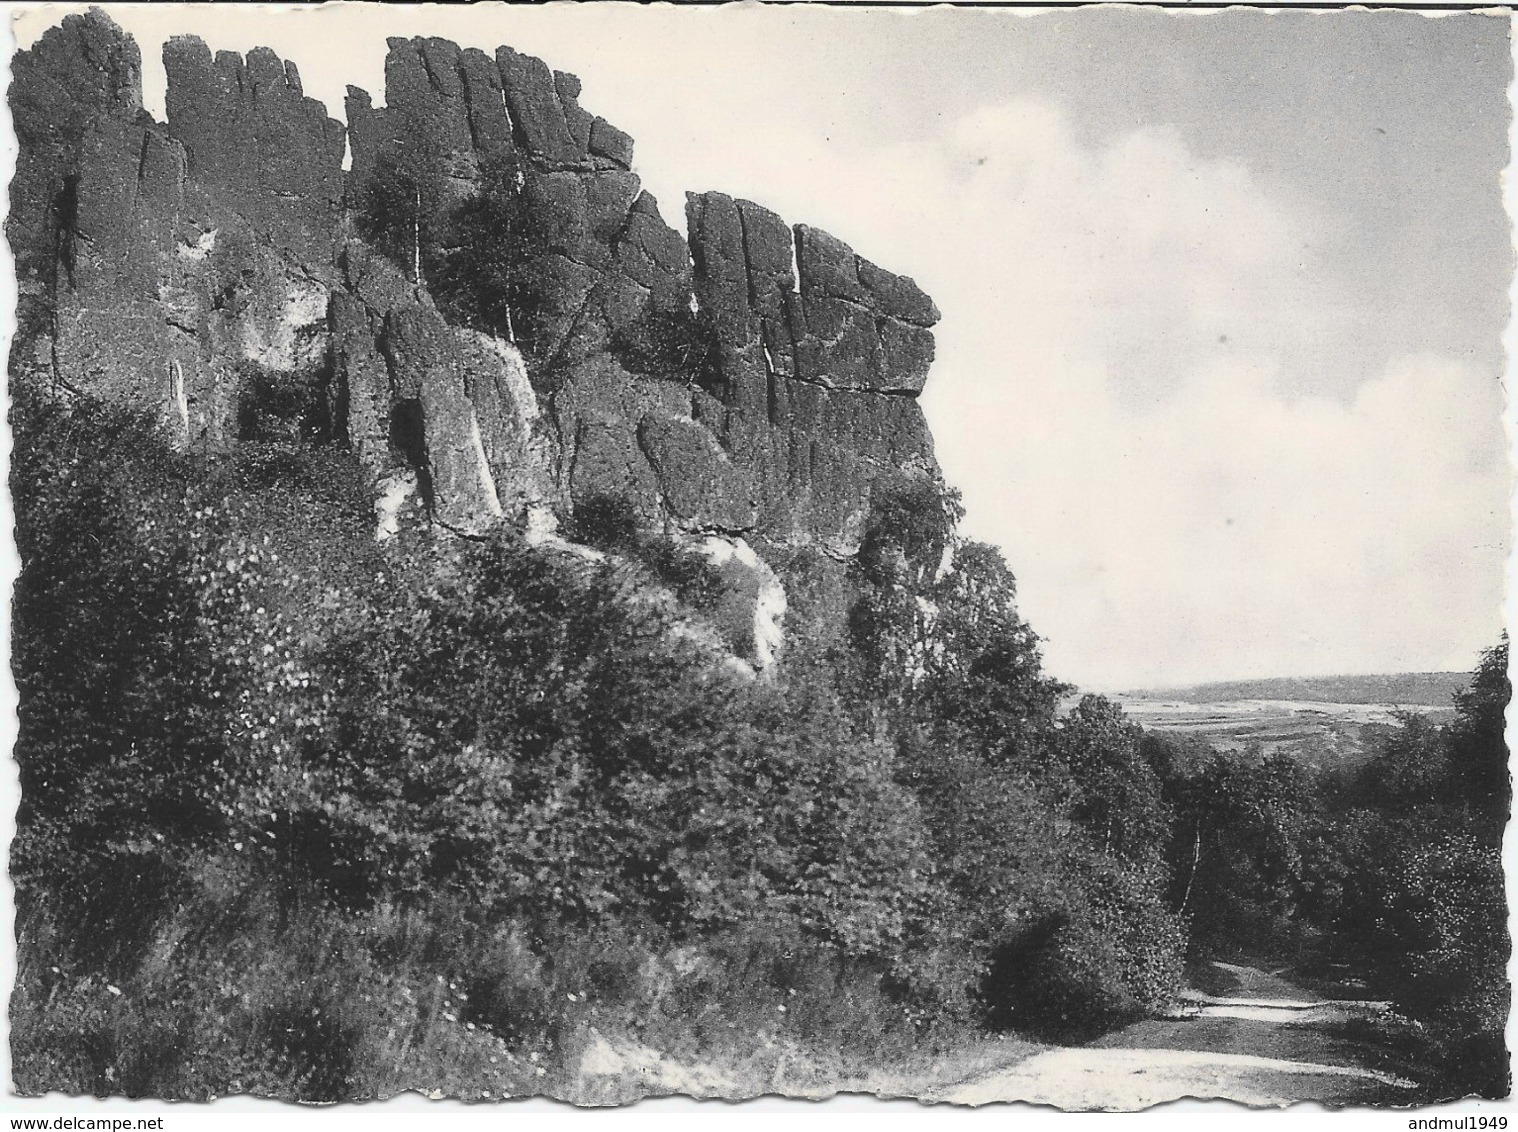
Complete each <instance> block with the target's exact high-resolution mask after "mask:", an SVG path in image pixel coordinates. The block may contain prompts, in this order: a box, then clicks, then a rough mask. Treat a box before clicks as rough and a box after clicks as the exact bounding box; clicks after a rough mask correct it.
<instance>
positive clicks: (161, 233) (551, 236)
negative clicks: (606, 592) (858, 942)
mask: <svg viewBox="0 0 1518 1132" xmlns="http://www.w3.org/2000/svg"><path fill="white" fill-rule="evenodd" d="M163 64H164V67H165V70H166V72H167V79H168V86H167V96H166V106H167V121H166V122H163V123H160V122H157V121H155V120H154V119H153V118H152V117H151V116H150V115H149V114H147V113H146V112H145V111H144V110H143V109H142V95H141V62H140V57H139V54H138V49H137V46H136V45H135V44H134V43H133V41H132V40H131V39H130V37H128V36H126V35H125V34H124V33H123V32H121V30H120V29H119V28H117V27H116V25H115V24H114V23H112V21H111V20H110V19H109V17H107V16H106V15H104V14H103V13H101V12H100V11H99V10H95V11H92V12H90V13H88V14H86V15H82V16H69V17H67V18H66V19H64V21H63V22H62V24H61V25H60V26H58V27H56V28H54V29H52V30H50V31H49V32H47V33H46V34H45V35H44V36H43V37H42V38H41V39H40V40H39V41H38V42H37V44H36V45H35V46H34V47H33V48H31V49H30V50H29V51H25V52H22V53H20V54H19V55H18V56H17V58H16V60H15V64H14V75H15V79H14V83H13V86H12V90H11V106H12V111H13V116H14V119H15V122H16V130H17V134H18V138H19V140H20V158H19V161H18V167H17V173H16V177H15V180H14V181H13V183H12V187H11V200H12V211H11V217H10V220H9V223H8V227H7V231H8V235H9V238H10V241H11V245H12V248H13V249H14V251H15V255H16V261H17V269H18V275H19V278H20V291H21V304H20V306H21V310H20V315H21V318H20V321H21V333H20V335H18V339H17V343H16V348H15V351H14V352H13V372H15V373H17V374H18V375H20V374H27V373H30V374H35V375H37V376H38V377H39V378H40V379H43V380H47V381H51V382H53V383H55V384H56V386H58V387H59V388H61V389H65V390H70V391H74V392H77V393H90V394H94V395H98V396H102V397H106V398H111V399H115V400H119V401H122V402H125V403H130V404H133V405H137V406H144V407H148V408H150V409H151V410H152V411H154V412H157V413H159V414H160V415H161V416H162V418H163V420H164V422H165V426H166V428H167V429H168V430H169V432H170V435H171V436H172V437H173V438H174V440H175V442H176V443H178V444H180V445H181V446H185V447H204V448H208V449H216V448H224V447H227V446H230V445H235V444H238V443H243V442H250V441H254V440H258V439H262V438H264V437H265V436H266V434H267V432H268V429H269V428H271V427H274V426H273V425H270V424H269V423H268V421H267V419H266V418H267V417H268V413H267V412H265V409H267V406H260V403H259V401H260V397H261V396H262V393H261V391H262V390H266V389H267V388H269V387H270V384H271V383H276V384H277V383H278V382H281V381H284V382H294V383H296V384H297V385H299V387H300V388H302V389H309V390H312V391H313V393H312V397H311V407H310V408H309V410H308V411H309V415H310V421H309V422H307V423H308V425H309V427H306V426H303V429H302V430H300V431H298V434H299V435H300V436H303V437H307V438H309V439H313V440H314V441H316V442H320V443H331V444H338V445H344V446H347V447H348V448H350V449H351V450H352V451H353V453H354V455H355V457H356V458H357V459H358V460H359V461H360V463H361V465H362V466H363V467H364V468H365V469H366V470H367V471H368V473H369V475H370V478H371V482H372V483H373V485H374V492H375V497H376V500H377V507H378V510H379V513H380V522H379V526H380V533H381V535H382V536H383V535H385V534H386V533H387V532H389V531H393V530H395V529H398V524H399V523H400V522H401V521H402V519H401V516H402V515H403V514H404V513H405V511H406V509H405V508H402V507H401V506H400V501H402V500H407V499H409V500H413V501H414V502H415V504H416V506H415V507H414V508H412V510H414V511H415V512H416V513H418V514H420V515H422V516H424V517H425V521H426V522H429V523H431V524H433V525H435V526H436V527H437V528H438V529H439V530H445V531H453V532H457V533H464V534H470V533H478V532H480V531H482V530H484V529H486V528H488V527H489V526H491V525H492V524H497V523H511V524H516V525H520V526H524V527H531V528H532V529H534V530H538V531H542V530H548V529H552V528H553V527H554V525H555V524H556V523H557V521H558V520H560V519H567V518H570V517H572V515H573V513H574V511H575V509H576V508H577V507H583V506H585V505H586V504H587V502H588V501H591V500H596V501H598V502H605V501H607V500H613V501H616V502H618V503H619V505H621V506H623V507H625V508H626V510H627V511H628V512H629V513H631V514H632V515H634V516H635V517H636V521H637V522H638V523H639V524H641V525H643V526H644V527H645V528H649V529H661V530H666V531H669V532H671V533H673V534H676V535H677V536H678V537H680V538H682V539H684V540H686V541H687V542H692V543H693V544H700V545H704V546H707V547H709V548H711V552H712V554H713V555H714V556H715V558H714V560H716V559H720V560H721V564H722V568H723V569H724V570H726V571H727V572H729V573H732V574H734V577H735V578H736V577H737V576H738V575H739V574H742V575H743V578H744V580H743V581H742V583H741V584H737V583H736V582H735V589H736V590H741V591H744V592H747V591H749V590H751V591H753V592H752V594H751V595H750V598H751V601H752V603H753V604H754V606H755V609H756V611H767V612H763V616H762V617H760V620H759V621H756V622H755V627H754V628H753V630H752V634H751V635H752V638H753V640H752V641H751V642H750V648H749V650H748V651H749V652H750V654H751V656H752V657H753V658H754V659H757V660H761V661H768V660H769V659H772V658H773V657H774V656H775V655H776V653H777V651H778V647H779V645H778V639H777V638H776V636H775V632H774V630H773V628H772V627H771V628H766V627H765V626H766V625H768V624H769V621H773V620H774V617H775V610H777V609H779V610H782V611H783V609H784V606H785V599H784V589H783V588H782V584H781V583H782V580H783V579H782V578H781V577H777V576H776V572H775V571H777V570H778V571H779V573H780V574H781V575H783V574H784V571H785V563H786V562H787V561H788V560H789V559H790V558H791V557H792V556H794V555H795V554H796V553H797V552H798V551H803V550H805V551H815V552H818V553H817V554H816V555H814V556H813V557H814V558H815V557H818V556H820V559H821V560H823V561H828V562H835V563H840V562H846V561H847V560H848V558H849V556H851V555H852V554H853V553H855V551H857V549H858V546H859V542H860V539H861V537H862V535H863V532H864V529H865V526H866V523H867V521H868V516H869V513H870V507H871V499H872V495H873V494H874V493H875V492H876V491H878V490H879V489H880V485H881V484H882V483H892V482H898V481H900V480H902V479H903V478H908V479H910V478H924V477H926V478H930V479H936V477H937V476H938V471H937V465H936V463H935V461H934V458H933V452H932V444H931V440H930V437H929V434H928V430H927V427H926V424H925V421H924V419H923V416H922V412H921V410H920V408H919V406H918V404H917V401H916V396H917V394H918V393H919V392H920V391H921V389H922V387H923V383H924V381H925V380H926V378H927V373H928V368H929V366H930V364H931V362H932V359H933V336H932V332H931V327H932V326H933V324H934V323H935V322H936V321H937V319H938V311H937V309H936V308H935V307H934V305H933V303H932V301H931V300H930V299H929V298H928V297H927V296H926V295H924V294H923V293H922V291H921V290H919V289H918V287H917V286H916V284H914V283H913V282H912V280H910V279H907V278H905V277H903V276H898V275H894V274H892V273H890V272H888V271H886V270H884V269H882V268H880V267H877V266H876V265H875V264H873V263H871V262H870V261H869V260H867V259H864V258H863V257H861V256H859V255H857V254H855V252H854V251H853V250H852V249H850V248H849V247H848V246H847V245H845V244H844V243H842V242H841V241H839V240H837V239H835V238H834V237H832V236H829V235H828V234H827V233H825V232H822V231H820V230H818V229H815V228H811V227H808V226H806V225H797V226H796V227H795V228H794V229H793V228H792V227H790V226H789V225H787V224H786V222H785V221H783V220H782V219H781V218H780V217H779V216H777V215H775V214H774V213H773V212H770V211H769V210H767V209H765V208H763V207H761V206H759V205H757V204H753V203H751V202H748V201H744V200H737V199H734V198H732V197H728V196H725V195H723V194H721V193H704V194H698V195H691V196H690V197H689V198H688V200H687V202H686V218H687V226H688V231H689V238H688V239H687V238H686V237H685V236H682V235H681V233H679V232H678V231H676V230H675V229H674V228H672V227H671V226H670V225H669V224H668V223H667V222H666V221H665V220H664V218H663V216H662V215H661V212H660V208H659V204H658V202H657V201H655V200H654V198H653V197H652V196H651V195H650V194H649V193H648V192H647V191H646V190H645V189H643V188H642V186H641V183H640V181H639V178H638V176H637V174H636V173H635V172H634V171H633V167H632V165H633V142H632V139H631V138H629V137H628V136H627V134H625V133H624V132H623V131H621V130H620V129H618V128H617V127H616V126H614V125H613V124H611V123H610V122H609V121H607V120H606V119H604V118H600V117H597V116H596V115H594V114H593V113H591V112H590V111H589V110H587V109H585V108H583V107H582V106H581V105H580V95H581V87H580V82H579V80H578V79H577V78H575V77H574V76H573V75H569V74H565V73H563V72H556V71H552V70H551V69H550V68H549V67H548V66H547V65H546V64H545V63H543V62H542V61H541V60H538V59H535V58H532V57H531V56H527V55H523V54H520V53H518V52H516V51H514V50H512V49H511V48H509V47H501V48H500V49H498V50H497V51H496V52H495V54H494V55H493V56H492V55H488V54H486V53H485V52H482V51H478V50H474V49H461V48H459V47H458V46H457V45H455V44H453V43H450V42H447V41H445V40H440V39H415V40H404V39H392V40H390V41H389V55H388V58H387V61H386V68H385V103H384V105H382V106H377V105H375V102H374V100H373V98H372V97H371V96H370V95H369V94H368V93H366V92H364V91H361V90H358V89H357V88H349V93H348V98H347V101H346V115H347V119H348V121H347V125H346V127H345V126H344V125H343V124H342V123H340V122H338V121H336V120H334V119H332V118H330V117H329V116H328V114H327V111H326V108H325V107H323V106H322V105H321V104H320V103H319V102H316V101H314V100H312V99H310V98H307V97H306V96H305V94H304V92H303V90H302V86H301V80H300V76H299V74H298V72H297V70H296V68H295V66H294V65H293V64H291V63H289V62H286V61H283V60H281V59H280V58H279V57H278V56H276V55H275V54H274V53H273V52H271V51H269V50H267V49H265V48H255V49H253V50H251V51H249V52H248V54H247V55H246V56H242V55H238V54H236V53H232V52H219V53H217V54H215V55H214V56H213V54H212V53H211V51H210V50H209V48H207V47H206V45H205V44H204V43H202V42H201V41H199V40H198V39H194V38H188V37H183V38H176V39H173V40H171V41H169V42H168V43H167V44H166V45H165V47H164V50H163ZM345 146H346V147H347V149H348V150H349V152H350V153H351V167H350V168H349V169H348V170H347V171H346V172H345V171H344V169H343V159H344V150H345ZM481 248H484V249H485V253H484V254H483V255H482V253H481V252H480V249H481ZM471 256H473V257H474V258H470V257H471ZM313 422H314V423H313ZM276 423H277V422H276ZM291 435H296V433H292V434H291ZM703 540H706V541H704V542H703ZM734 548H737V549H734ZM750 559H752V561H750ZM772 567H774V569H773V570H772ZM841 568H842V567H841V566H840V567H839V569H841ZM835 588H836V587H835ZM777 594H778V596H777ZM765 618H769V621H765ZM740 620H741V618H740Z"/></svg>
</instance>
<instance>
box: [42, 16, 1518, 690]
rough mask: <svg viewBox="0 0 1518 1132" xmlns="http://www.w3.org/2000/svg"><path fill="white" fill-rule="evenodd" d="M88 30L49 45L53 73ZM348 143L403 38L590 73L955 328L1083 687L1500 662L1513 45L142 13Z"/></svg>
mask: <svg viewBox="0 0 1518 1132" xmlns="http://www.w3.org/2000/svg"><path fill="white" fill-rule="evenodd" d="M68 10H70V9H69V8H67V7H65V6H54V7H51V8H48V9H45V10H32V11H30V14H27V10H25V9H23V10H22V11H23V14H22V15H21V16H20V17H19V18H18V21H17V23H16V25H15V33H16V36H17V39H18V41H19V42H20V43H21V45H22V46H25V45H27V44H28V43H29V42H31V40H32V39H34V38H35V36H36V35H38V34H40V32H41V30H42V29H43V28H44V27H45V26H47V25H49V24H51V23H54V22H56V21H57V19H59V18H61V15H62V14H63V13H64V12H66V11H68ZM111 15H112V17H113V18H115V19H116V20H117V22H118V23H120V24H122V26H124V27H125V28H126V29H127V30H128V31H130V32H132V33H133V34H134V35H136V37H137V38H138V41H139V43H140V44H141V46H142V49H143V57H144V85H145V91H146V97H147V102H148V106H149V108H150V109H153V110H154V111H155V112H156V113H158V114H159V115H160V117H161V115H162V88H163V76H162V69H161V66H160V65H159V63H158V46H159V44H160V43H161V41H162V39H163V38H164V37H165V35H167V34H173V33H180V32H191V33H194V34H198V35H200V36H201V37H202V38H204V39H205V40H206V41H207V42H208V43H209V44H210V45H211V47H212V48H213V49H233V50H242V51H246V50H247V49H249V48H251V47H253V46H257V45H265V46H269V47H272V48H273V49H274V50H275V51H276V52H278V53H279V54H280V55H282V56H284V57H285V58H289V59H293V60H295V61H296V63H297V64H298V66H299V67H300V70H301V74H302V77H303V80H304V83H305V87H306V92H307V93H308V94H310V95H312V96H313V97H317V98H320V99H322V100H323V101H324V102H326V103H327V105H328V107H329V110H330V112H331V113H332V114H333V116H334V117H338V118H341V117H342V96H343V90H344V87H345V85H346V84H348V83H353V84H355V85H358V86H362V87H364V88H366V89H368V90H370V91H371V92H372V93H373V94H374V95H375V98H376V101H377V102H379V101H382V92H383V85H384V83H383V63H384V55H385V45H384V40H385V38H386V37H387V36H395V35H400V36H411V35H441V36H445V37H447V38H450V39H453V40H455V41H457V42H459V43H461V44H464V45H467V46H476V47H481V48H485V49H487V50H489V49H493V48H494V47H495V46H496V45H498V44H501V43H506V44H510V45H512V46H514V47H516V48H518V49H519V50H523V51H526V52H529V53H532V54H537V55H540V56H542V57H543V58H544V59H546V60H547V61H548V62H549V63H550V65H551V66H554V67H556V68H559V69H561V70H568V71H573V72H575V73H577V74H578V75H579V76H580V77H581V79H582V80H583V83H584V90H583V93H582V95H581V102H582V104H583V105H585V106H586V107H587V108H588V109H590V110H591V111H592V112H595V113H598V114H601V115H603V116H604V117H606V118H608V119H609V120H611V121H612V122H614V123H615V124H617V125H619V126H621V127H622V128H623V129H624V130H626V131H627V132H628V133H630V134H631V135H632V136H633V137H634V138H635V139H636V140H637V159H636V168H637V171H638V172H639V173H640V174H641V175H642V177H643V179H644V183H645V185H646V186H647V187H648V188H649V189H650V190H651V191H652V192H654V193H655V195H656V196H657V197H658V198H659V200H660V201H661V203H662V205H663V210H664V213H665V217H666V219H667V220H668V221H669V222H670V223H672V224H674V225H675V226H676V227H679V228H682V229H683V226H684V217H683V199H684V192H685V191H686V190H696V191H705V190H709V189H719V190H722V191H724V192H728V193H731V194H732V195H735V196H740V197H744V198H747V199H751V200H754V201H758V202H760V203H762V204H764V205H766V206H768V207H770V208H772V209H774V210H775V211H777V212H779V213H780V214H781V215H782V216H784V217H785V218H786V219H787V220H788V221H790V222H792V223H798V222H805V223H809V224H815V225H818V226H820V227H823V228H825V229H828V230H829V231H831V232H833V233H835V234H836V235H838V236H839V237H841V238H842V239H844V240H846V241H848V242H849V243H851V244H852V245H853V246H854V248H855V249H856V250H857V251H858V252H860V254H862V255H865V256H868V257H869V258H870V259H872V260H874V261H875V262H877V263H879V264H881V265H882V266H884V267H887V268H889V269H890V270H893V271H896V272H900V273H902V274H906V275H911V276H913V277H914V278H916V279H917V281H918V282H919V283H921V284H922V286H923V287H924V288H925V289H926V290H927V291H928V292H929V293H930V294H931V295H933V297H934V299H935V300H936V302H937V304H938V306H939V308H940V309H941V310H942V311H943V321H942V323H940V325H939V326H938V328H937V331H936V333H937V339H938V359H937V361H936V362H935V364H934V367H933V371H932V373H931V375H930V377H929V380H928V386H927V389H926V391H925V392H924V395H923V407H924V409H925V411H926V413H927V416H928V420H929V423H930V424H931V426H932V429H933V434H934V438H935V441H936V445H937V451H938V456H939V459H940V462H941V463H942V465H943V468H944V472H945V475H946V477H947V478H948V480H949V481H950V482H951V483H952V484H954V485H955V486H956V487H958V488H959V489H960V490H961V491H962V493H963V497H964V503H965V507H966V519H965V530H966V533H967V534H969V535H971V536H973V537H975V538H979V539H983V540H985V541H988V542H992V543H995V544H996V545H997V546H999V547H1000V548H1001V549H1002V550H1003V552H1004V553H1005V555H1006V557H1007V559H1008V561H1009V563H1010V564H1011V566H1012V568H1013V571H1014V573H1015V574H1016V576H1017V578H1018V586H1019V602H1020V605H1021V609H1022V612H1023V615H1024V616H1025V617H1026V618H1027V619H1028V621H1029V622H1030V623H1031V624H1032V626H1033V628H1034V629H1035V630H1036V631H1037V632H1038V633H1039V634H1040V635H1041V636H1042V637H1043V639H1044V641H1043V648H1044V656H1045V661H1046V666H1047V667H1048V669H1049V670H1050V671H1051V672H1052V673H1053V674H1054V675H1056V676H1058V677H1060V678H1062V679H1066V680H1070V681H1073V682H1076V683H1078V684H1080V685H1081V686H1083V687H1087V688H1092V689H1096V690H1105V691H1116V690H1122V689H1125V688H1135V687H1158V686H1165V685H1172V684H1181V683H1189V682H1194V681H1202V680H1213V679H1230V678H1243V677H1255V676H1272V675H1314V674H1329V673H1359V672H1366V673H1371V672H1395V671H1411V670H1442V669H1456V670H1463V669H1469V668H1470V667H1471V666H1472V665H1473V664H1474V662H1475V661H1476V659H1477V656H1478V654H1479V652H1480V650H1481V649H1482V648H1483V647H1486V646H1488V645H1491V644H1493V643H1495V642H1496V639H1497V636H1498V634H1499V632H1500V631H1501V628H1502V624H1503V618H1502V601H1503V580H1504V574H1505V569H1506V567H1505V563H1506V553H1507V546H1508V529H1509V503H1508V497H1509V489H1510V474H1509V471H1508V467H1509V463H1508V458H1507V447H1508V440H1507V437H1506V434H1505V432H1504V427H1503V417H1504V395H1503V372H1504V360H1503V358H1504V355H1503V349H1502V335H1503V331H1504V328H1505V326H1506V323H1507V318H1508V297H1507V296H1508V287H1509V281H1510V278H1511V276H1512V274H1513V267H1512V250H1511V237H1510V233H1509V226H1508V222H1507V219H1506V217H1505V214H1504V212H1503V207H1502V196H1501V183H1500V175H1501V172H1502V170H1503V168H1504V167H1505V166H1506V164H1507V153H1508V117H1509V114H1508V104H1507V93H1506V90H1507V86H1508V84H1509V82H1510V79H1511V62H1510V48H1509V44H1508V24H1507V21H1506V20H1505V19H1502V18H1494V17H1490V16H1481V15H1474V14H1467V13H1462V14H1449V15H1444V16H1442V17H1440V18H1437V19H1435V18H1429V17H1427V16H1423V15H1419V14H1413V13H1397V12H1379V13H1368V12H1347V11H1338V12H1330V13H1305V12H1291V13H1274V14H1266V13H1262V12H1257V11H1248V10H1232V11H1223V12H1209V13H1199V12H1182V13H1169V12H1162V11H1156V10H1148V11H1130V10H1119V9H1112V8H1106V9H1082V10H1063V11H1054V12H1045V13H1039V14H1030V13H1028V12H1027V11H1026V10H1022V11H1011V10H1006V9H957V10H956V9H945V8H930V9H914V10H900V9H898V10H887V9H879V8H867V7H862V6H861V7H847V8H832V7H830V8H819V7H813V6H787V7H762V6H758V5H741V6H737V5H734V6H727V7H723V8H707V7H703V8H684V9H677V8H674V7H671V6H668V5H635V4H604V5H603V4H580V5H574V6H565V5H546V6H541V7H530V8H523V7H512V8H505V7H497V6H492V5H484V4H478V5H472V6H454V7H448V8H442V9H416V8H410V7H389V8H386V7H383V6H371V5H362V4H343V5H339V6H336V7H329V8H326V9H321V10H317V9H307V10H304V11H299V10H298V11H294V12H278V11H275V10H272V9H269V8H254V7H243V6H237V5H230V6H229V5H214V6H212V5H201V6H197V5H184V6H180V5H165V4H153V5H140V6H138V5H112V6H111Z"/></svg>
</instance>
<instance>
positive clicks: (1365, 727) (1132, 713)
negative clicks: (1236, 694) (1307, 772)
mask: <svg viewBox="0 0 1518 1132" xmlns="http://www.w3.org/2000/svg"><path fill="white" fill-rule="evenodd" d="M1118 699H1119V702H1121V703H1122V705H1123V710H1124V711H1125V712H1126V713H1127V715H1128V717H1129V718H1130V719H1132V720H1133V721H1134V722H1135V723H1137V724H1139V725H1141V726H1143V727H1146V728H1148V729H1150V730H1152V731H1166V732H1171V733H1174V734H1179V735H1186V736H1190V737H1192V738H1196V739H1200V740H1203V741H1204V742H1207V743H1210V744H1211V745H1212V746H1214V747H1216V748H1217V749H1218V750H1220V751H1243V750H1246V749H1248V748H1250V747H1252V746H1255V747H1258V749H1259V750H1260V752H1261V753H1262V754H1266V755H1269V754H1287V755H1290V756H1292V757H1294V758H1298V759H1300V760H1302V761H1304V762H1307V763H1309V764H1312V765H1317V766H1323V765H1329V764H1343V763H1353V762H1359V761H1361V760H1362V759H1364V758H1367V757H1369V755H1370V754H1371V753H1372V749H1371V744H1372V743H1373V742H1374V738H1375V736H1376V734H1377V732H1378V731H1379V730H1380V729H1382V728H1386V727H1390V726H1392V725H1395V723H1396V722H1397V713H1398V712H1399V711H1415V712H1418V713H1419V714H1422V715H1427V716H1431V717H1433V718H1434V719H1435V720H1438V721H1443V720H1444V719H1446V718H1452V717H1453V716H1454V711H1453V709H1452V708H1448V707H1427V706H1424V705H1421V704H1412V703H1406V702H1404V703H1401V704H1385V703H1370V704H1366V703H1327V702H1323V701H1315V700H1281V699H1236V700H1226V701H1217V700H1209V701H1188V700H1182V699H1180V698H1178V697H1177V696H1176V695H1175V693H1172V694H1171V697H1170V698H1167V699H1163V700H1155V699H1142V698H1130V697H1128V696H1120V697H1118Z"/></svg>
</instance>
